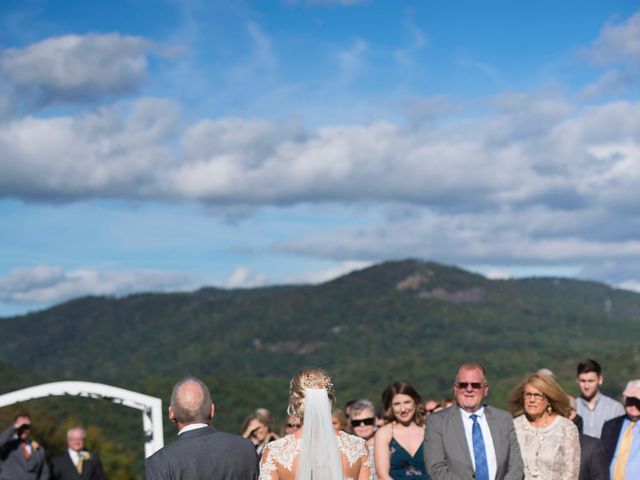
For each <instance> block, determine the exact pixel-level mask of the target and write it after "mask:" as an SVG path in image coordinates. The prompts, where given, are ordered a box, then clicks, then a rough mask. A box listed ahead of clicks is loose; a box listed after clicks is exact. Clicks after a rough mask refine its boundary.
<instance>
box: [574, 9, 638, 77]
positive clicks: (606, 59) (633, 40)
mask: <svg viewBox="0 0 640 480" xmlns="http://www.w3.org/2000/svg"><path fill="white" fill-rule="evenodd" d="M585 53H586V55H587V56H588V58H590V59H591V60H592V61H593V62H594V63H596V64H598V65H611V64H613V63H617V62H622V63H631V64H634V65H638V64H639V63H640V12H637V13H635V14H634V15H632V16H631V17H629V18H628V19H626V20H624V21H622V22H620V23H615V22H609V23H607V24H606V25H605V26H604V27H603V28H602V30H601V32H600V35H599V37H598V38H597V39H596V41H595V42H594V43H593V45H591V47H590V48H589V49H587V50H586V52H585Z"/></svg>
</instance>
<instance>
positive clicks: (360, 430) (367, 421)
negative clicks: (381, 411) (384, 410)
mask: <svg viewBox="0 0 640 480" xmlns="http://www.w3.org/2000/svg"><path fill="white" fill-rule="evenodd" d="M350 418H351V419H350V421H349V423H350V424H351V428H352V429H353V433H354V434H355V435H356V436H358V437H360V438H362V439H364V441H365V442H366V444H367V448H368V449H369V468H370V469H371V472H373V473H372V480H373V479H375V478H376V475H375V471H376V469H375V466H374V463H373V444H374V442H373V435H374V434H375V433H376V407H375V406H374V405H373V403H372V402H371V401H370V400H366V399H363V400H358V401H356V402H353V404H352V405H351V417H350Z"/></svg>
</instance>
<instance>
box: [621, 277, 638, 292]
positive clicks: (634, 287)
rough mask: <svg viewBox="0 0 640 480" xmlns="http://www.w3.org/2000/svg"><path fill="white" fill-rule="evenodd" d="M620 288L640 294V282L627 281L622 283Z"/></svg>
mask: <svg viewBox="0 0 640 480" xmlns="http://www.w3.org/2000/svg"><path fill="white" fill-rule="evenodd" d="M618 288H623V289H624V290H631V291H633V292H638V293H640V280H627V281H625V282H620V283H619V284H618Z"/></svg>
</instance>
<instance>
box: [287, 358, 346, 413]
mask: <svg viewBox="0 0 640 480" xmlns="http://www.w3.org/2000/svg"><path fill="white" fill-rule="evenodd" d="M305 388H324V389H325V390H326V391H327V396H328V397H329V401H330V402H331V405H334V404H335V402H336V397H335V395H334V393H333V382H332V381H331V377H330V376H329V374H328V373H327V372H325V371H324V370H322V369H321V368H303V369H302V370H300V371H299V372H298V373H296V374H295V376H294V377H293V378H292V379H291V383H290V384H289V407H288V408H287V413H288V414H289V415H293V416H295V417H298V418H300V419H302V418H304V389H305Z"/></svg>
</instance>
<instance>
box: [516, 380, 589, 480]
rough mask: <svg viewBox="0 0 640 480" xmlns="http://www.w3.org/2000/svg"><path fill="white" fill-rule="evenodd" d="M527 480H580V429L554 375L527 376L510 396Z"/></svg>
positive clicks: (565, 395)
mask: <svg viewBox="0 0 640 480" xmlns="http://www.w3.org/2000/svg"><path fill="white" fill-rule="evenodd" d="M509 403H510V404H511V412H512V413H513V415H514V417H516V418H515V419H514V421H513V423H514V425H515V429H516V434H517V436H518V443H519V444H520V451H521V453H522V459H523V461H524V474H525V475H524V478H525V480H578V475H579V473H580V441H579V438H578V429H577V428H576V426H575V425H574V424H573V422H572V421H571V420H569V419H567V418H565V417H566V416H567V415H568V414H569V412H570V406H569V399H568V397H567V394H566V393H565V392H564V391H563V390H562V388H561V387H560V385H558V383H557V382H556V381H555V380H554V379H553V377H552V376H550V375H546V374H544V373H532V374H530V375H528V376H527V377H526V378H525V379H524V380H523V381H522V382H521V383H520V384H519V385H518V386H517V387H516V388H515V389H514V390H513V392H511V394H510V396H509Z"/></svg>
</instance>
